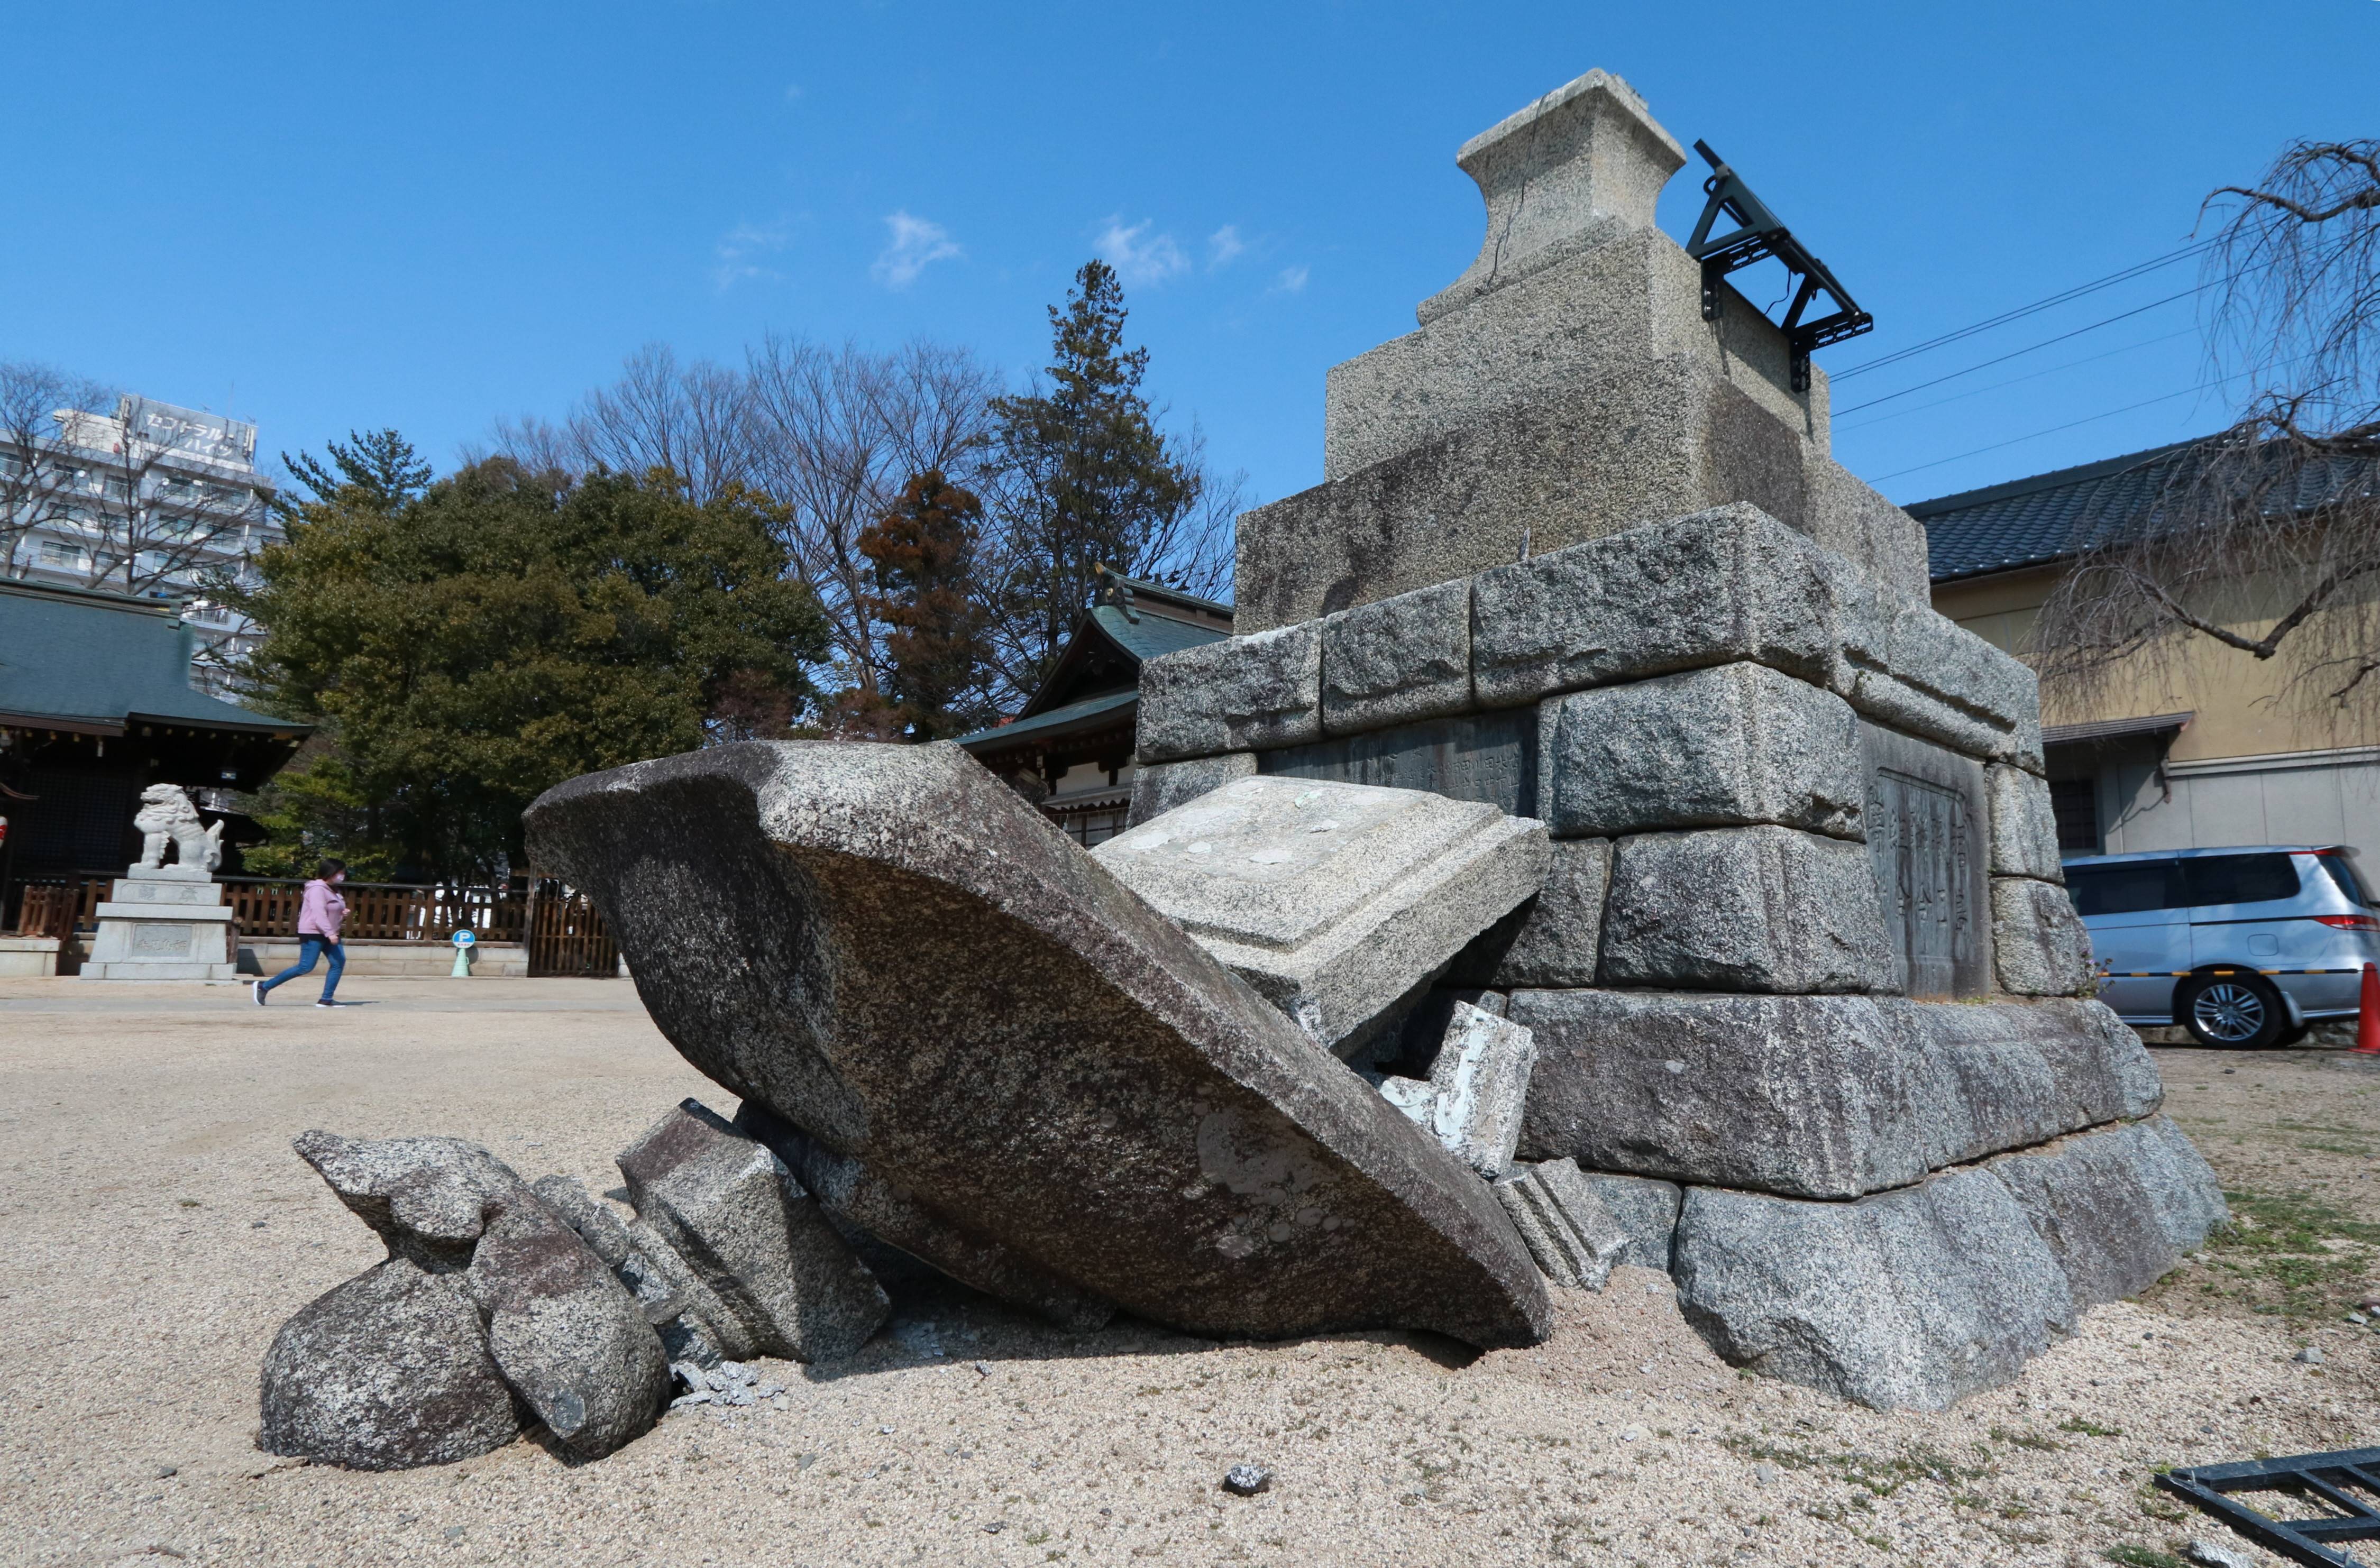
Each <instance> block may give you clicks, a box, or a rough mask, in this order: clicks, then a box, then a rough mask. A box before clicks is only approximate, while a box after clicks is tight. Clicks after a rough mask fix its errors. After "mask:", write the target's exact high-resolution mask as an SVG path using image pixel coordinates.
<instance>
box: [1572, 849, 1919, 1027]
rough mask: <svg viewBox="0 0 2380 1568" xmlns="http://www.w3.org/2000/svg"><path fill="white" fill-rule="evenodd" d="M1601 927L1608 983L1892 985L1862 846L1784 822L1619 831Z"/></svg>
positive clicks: (1743, 987) (1776, 987)
mask: <svg viewBox="0 0 2380 1568" xmlns="http://www.w3.org/2000/svg"><path fill="white" fill-rule="evenodd" d="M1543 896H1544V895H1543V894H1540V895H1539V898H1540V900H1541V901H1542V899H1543ZM1602 936H1603V942H1602V954H1603V957H1602V983H1603V984H1605V985H1611V986H1650V987H1656V988H1658V989H1662V990H1670V991H1797V992H1800V991H1890V990H1892V989H1893V988H1894V975H1893V966H1892V956H1891V954H1890V952H1889V951H1888V949H1887V947H1886V945H1885V934H1884V912H1883V907H1882V905H1881V903H1880V901H1879V899H1878V897H1877V893H1876V877H1875V874H1874V871H1873V869H1872V868H1871V867H1870V866H1869V863H1868V852H1867V850H1866V848H1865V847H1864V846H1863V845H1856V844H1849V843H1846V842H1844V841H1843V840H1841V839H1835V838H1827V837H1825V836H1823V835H1821V834H1817V833H1802V832H1799V831H1797V830H1795V829H1792V828H1779V827H1767V826H1764V827H1751V828H1705V829H1701V830H1698V831H1695V832H1693V833H1647V834H1643V835H1640V836H1637V837H1633V838H1623V839H1621V841H1620V843H1619V845H1618V846H1617V848H1616V850H1615V851H1614V857H1613V861H1612V870H1611V893H1610V898H1609V902H1608V903H1607V904H1606V906H1605V907H1604V915H1603V932H1602Z"/></svg>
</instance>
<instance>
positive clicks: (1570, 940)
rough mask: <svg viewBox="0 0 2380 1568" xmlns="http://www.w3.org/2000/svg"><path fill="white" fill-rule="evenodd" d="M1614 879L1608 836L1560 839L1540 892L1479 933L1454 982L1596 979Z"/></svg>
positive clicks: (1506, 985) (1450, 977) (1585, 982)
mask: <svg viewBox="0 0 2380 1568" xmlns="http://www.w3.org/2000/svg"><path fill="white" fill-rule="evenodd" d="M1610 881H1611V841H1610V840H1609V839H1603V838H1564V839H1556V840H1555V841H1554V845H1553V858H1552V859H1551V860H1550V861H1549V862H1548V864H1547V866H1546V880H1545V884H1544V885H1543V886H1542V887H1540V888H1538V890H1537V894H1536V897H1535V898H1532V899H1530V900H1529V901H1528V902H1526V903H1524V904H1523V905H1522V906H1520V907H1519V908H1517V909H1515V910H1513V911H1512V913H1511V914H1510V915H1507V916H1505V917H1504V918H1502V919H1500V920H1499V921H1497V922H1496V923H1495V924H1494V925H1492V926H1490V927H1488V929H1487V930H1485V931H1482V932H1481V933H1480V934H1479V935H1478V936H1477V937H1475V938H1474V939H1473V940H1472V942H1471V945H1470V946H1468V947H1466V948H1464V949H1463V951H1462V953H1461V954H1457V955H1456V957H1455V960H1454V964H1453V966H1452V967H1451V968H1450V969H1448V970H1447V972H1446V981H1447V983H1448V984H1450V985H1458V986H1493V987H1496V988H1497V989H1499V990H1510V989H1512V987H1514V986H1591V985H1593V984H1594V983H1595V978H1596V964H1597V955H1598V954H1600V953H1601V951H1602V941H1603V909H1604V899H1605V896H1606V894H1607V893H1608V892H1609V887H1610Z"/></svg>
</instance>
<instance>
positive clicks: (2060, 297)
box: [1829, 239, 2216, 382]
mask: <svg viewBox="0 0 2380 1568" xmlns="http://www.w3.org/2000/svg"><path fill="white" fill-rule="evenodd" d="M2215 243H2216V242H2215V241H2214V240H2212V239H2203V240H2200V241H2198V242H2197V243H2196V244H2194V245H2185V246H2183V247H2182V248H2181V249H2179V250H2171V251H2168V252H2167V253H2166V254H2165V255H2162V256H2158V257H2155V258H2153V259H2151V260H2149V261H2141V262H2137V263H2135V264H2134V265H2132V266H2129V267H2126V268H2124V269H2123V270H2121V271H2120V272H2113V273H2108V274H2107V276H2106V277H2102V278H2094V279H2092V280H2091V281H2090V282H2089V283H2082V284H2077V285H2075V286H2073V287H2072V288H2069V289H2065V290H2063V291H2061V292H2059V293H2057V294H2053V295H2051V296H2049V298H2046V299H2036V300H2034V302H2033V303H2032V304H2030V305H2020V306H2018V307H2017V308H2016V309H2015V310H2003V311H2001V312H2000V313H1999V314H1998V315H1997V316H1994V317H1992V318H1991V319H1990V320H1988V321H1982V322H1975V323H1974V324H1973V326H1964V327H1961V328H1959V329H1958V330H1957V331H1955V332H1946V333H1944V334H1942V335H1941V336H1939V337H1929V338H1927V339H1926V340H1925V342H1923V343H1917V344H1912V345H1911V346H1909V347H1907V348H1902V349H1897V350H1895V351H1894V352H1892V353H1890V354H1887V355H1884V356H1882V357H1881V358H1878V359H1868V360H1864V361H1863V362H1861V363H1859V364H1856V365H1853V366H1852V367H1851V368H1850V369H1848V370H1842V371H1835V372H1833V374H1832V375H1831V377H1830V378H1829V379H1831V380H1834V381H1838V382H1841V381H1849V380H1850V379H1851V378H1852V377H1853V376H1858V375H1865V374H1866V373H1867V372H1868V371H1880V370H1882V369H1883V368H1884V367H1885V366H1887V365H1894V364H1898V363H1900V361H1901V360H1903V359H1909V358H1911V357H1913V356H1914V355H1918V354H1928V353H1931V352H1933V351H1934V350H1935V349H1937V348H1941V347H1944V346H1948V345H1949V344H1953V343H1956V342H1958V341H1959V340H1960V339H1961V338H1967V337H1973V336H1974V335H1975V334H1977V333H1979V332H1989V331H1991V330H1992V328H1994V327H1998V326H2006V325H2007V324H2008V323H2009V322H2016V321H2022V320H2023V319H2024V318H2025V317H2027V316H2031V315H2037V314H2038V313H2040V312H2041V311H2043V310H2049V309H2051V308H2052V307H2054V306H2058V305H2063V304H2066V303H2067V302H2068V301H2070V300H2074V299H2080V298H2083V296H2084V295H2087V294H2096V293H2098V292H2099V291H2100V290H2101V289H2103V288H2113V287H2115V286H2116V285H2118V284H2119V283H2129V282H2131V280H2132V279H2133V278H2136V277H2140V276H2142V275H2143V274H2145V273H2153V272H2155V271H2157V270H2158V269H2160V268H2163V267H2169V266H2171V265H2173V264H2174V263H2175V262H2176V261H2184V260H2187V259H2188V258H2190V257H2192V256H2197V255H2201V254H2204V252H2205V251H2207V250H2209V249H2212V248H2213V247H2214V245H2215Z"/></svg>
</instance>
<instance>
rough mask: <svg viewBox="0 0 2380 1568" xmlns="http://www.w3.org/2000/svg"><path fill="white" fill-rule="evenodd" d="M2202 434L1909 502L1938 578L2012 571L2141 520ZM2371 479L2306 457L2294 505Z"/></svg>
mask: <svg viewBox="0 0 2380 1568" xmlns="http://www.w3.org/2000/svg"><path fill="white" fill-rule="evenodd" d="M2196 445H2197V443H2196V442H2190V441H2184V442H2177V443H2175V444H2173V445H2171V446H2158V447H2152V448H2151V449H2149V450H2148V451H2146V452H2132V453H2128V454H2126V455H2125V456H2121V457H2107V458H2102V459H2101V460H2100V461H2098V462H2096V463H2085V464H2083V465H2082V466H2081V467H2079V468H2059V469H2058V470H2057V471H2056V472H2054V473H2046V474H2035V475H2034V476H2033V477H2032V478H2031V479H2022V480H2010V481H2009V482H2008V483H2006V484H1996V485H1991V486H1988V487H1986V488H1985V489H1983V490H1969V491H1962V492H1960V493H1959V494H1956V495H1945V496H1942V497H1940V498H1939V499H1937V500H1934V501H1920V502H1918V503H1917V504H1914V505H1913V506H1910V507H1907V508H1905V510H1907V512H1908V513H1909V515H1910V516H1911V517H1914V518H1916V519H1917V520H1918V521H1919V522H1920V523H1922V524H1924V525H1925V543H1926V549H1927V552H1928V554H1929V556H1930V560H1931V567H1930V570H1931V573H1932V576H1933V578H1934V580H1935V581H1936V582H1954V581H1956V580H1958V579H1959V578H1961V577H1982V576H1985V574H1987V573H1991V572H2009V571H2014V570H2016V569H2017V568H2019V567H2022V566H2038V565H2047V564H2048V563H2050V562H2052V561H2060V560H2064V559H2065V558H2066V557H2067V556H2069V555H2071V554H2073V553H2075V552H2077V551H2078V550H2082V549H2083V548H2086V547H2087V546H2089V545H2092V544H2094V543H2097V542H2099V541H2102V540H2105V539H2106V538H2107V536H2108V535H2110V534H2112V533H2115V532H2117V531H2118V530H2121V529H2131V528H2137V527H2139V526H2140V525H2141V524H2142V523H2143V521H2144V520H2145V519H2147V518H2148V517H2150V516H2151V515H2152V514H2153V513H2154V512H2155V507H2156V503H2157V499H2158V496H2159V495H2160V494H2161V493H2162V492H2164V490H2165V487H2166V486H2167V485H2168V483H2170V482H2172V481H2173V480H2176V479H2177V478H2179V477H2181V475H2182V472H2183V465H2184V464H2185V463H2186V462H2187V461H2188V458H2189V455H2190V453H2191V451H2192V448H2193V447H2195V446H2196ZM2359 477H2360V482H2361V483H2362V485H2363V486H2364V487H2366V488H2367V489H2370V488H2372V487H2373V486H2374V484H2375V482H2380V481H2375V480H2374V474H2373V470H2372V469H2371V468H2369V467H2368V466H2361V465H2350V464H2349V463H2347V462H2345V461H2344V460H2340V461H2337V462H2332V463H2327V464H2324V463H2313V464H2308V465H2307V466H2306V467H2305V468H2304V469H2303V470H2302V471H2301V473H2300V474H2299V475H2298V485H2297V492H2296V494H2295V496H2294V498H2293V500H2294V503H2295V504H2296V505H2298V506H2300V507H2304V508H2312V507H2313V506H2314V505H2316V504H2320V503H2321V502H2323V501H2325V500H2329V499H2333V498H2335V497H2337V496H2338V495H2341V494H2343V493H2346V492H2348V491H2349V490H2350V486H2352V485H2353V484H2355V483H2356V482H2358V480H2359Z"/></svg>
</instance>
